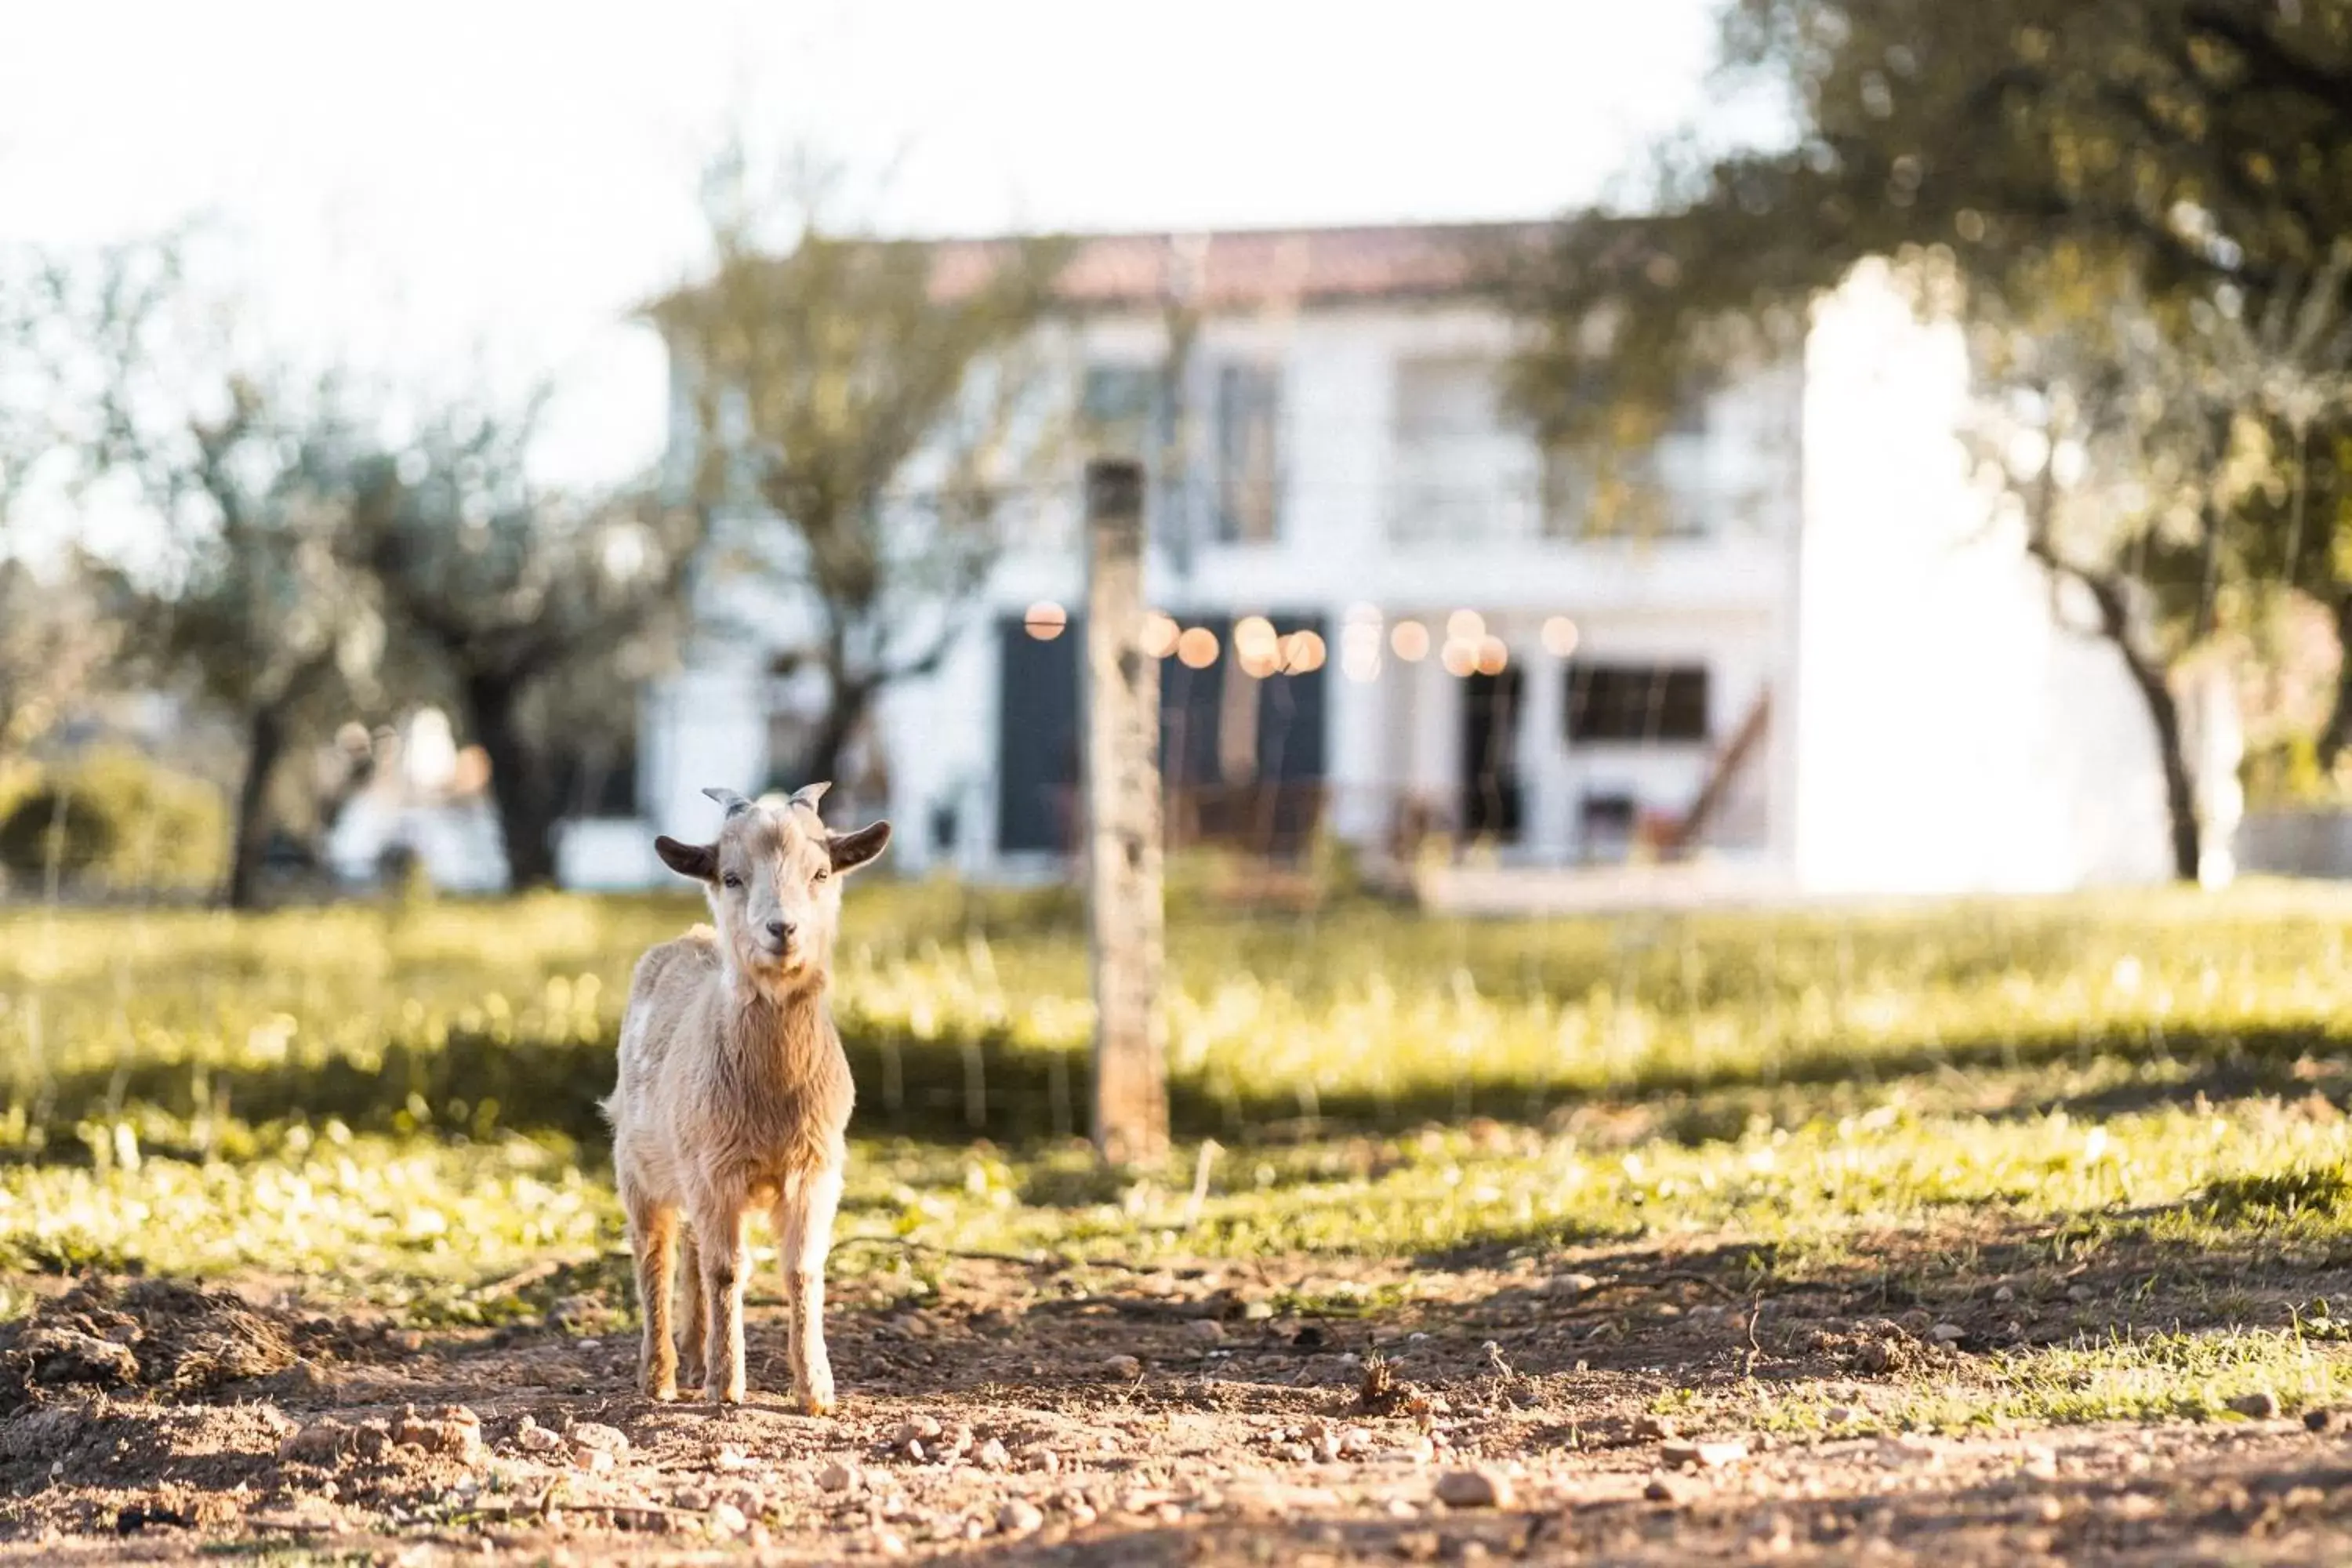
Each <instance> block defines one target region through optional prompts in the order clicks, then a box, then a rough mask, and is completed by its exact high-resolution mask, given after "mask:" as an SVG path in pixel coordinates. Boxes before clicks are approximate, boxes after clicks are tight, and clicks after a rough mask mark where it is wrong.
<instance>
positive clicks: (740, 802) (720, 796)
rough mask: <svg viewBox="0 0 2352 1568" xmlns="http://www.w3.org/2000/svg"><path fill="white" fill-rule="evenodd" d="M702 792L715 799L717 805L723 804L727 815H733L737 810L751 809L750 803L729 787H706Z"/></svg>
mask: <svg viewBox="0 0 2352 1568" xmlns="http://www.w3.org/2000/svg"><path fill="white" fill-rule="evenodd" d="M702 793H703V794H704V795H709V797H710V798H711V799H713V800H715V801H717V802H718V803H719V805H723V806H725V807H726V808H727V815H728V816H734V815H735V814H736V813H737V812H739V811H749V810H751V802H750V801H748V800H745V799H744V798H743V797H742V796H741V795H737V794H736V793H735V792H734V791H733V790H731V789H707V790H704V791H703V792H702Z"/></svg>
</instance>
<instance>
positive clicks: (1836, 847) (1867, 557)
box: [1793, 266, 2166, 893]
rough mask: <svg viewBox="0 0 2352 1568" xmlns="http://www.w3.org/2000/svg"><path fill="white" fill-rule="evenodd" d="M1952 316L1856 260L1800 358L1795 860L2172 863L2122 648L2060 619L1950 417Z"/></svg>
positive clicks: (1888, 880)
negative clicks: (1920, 303)
mask: <svg viewBox="0 0 2352 1568" xmlns="http://www.w3.org/2000/svg"><path fill="white" fill-rule="evenodd" d="M1968 387H1969V367H1968V363H1967V356H1966V352H1965V346H1964V344H1963V342H1962V341H1961V338H1960V335H1959V332H1958V329H1956V328H1953V327H1949V326H1936V327H1931V326H1927V325H1923V324H1921V323H1920V322H1919V321H1917V320H1916V317H1915V316H1914V315H1913V313H1912V311H1911V310H1910V309H1909V307H1908V306H1907V304H1906V302H1905V301H1904V300H1902V299H1901V298H1900V297H1899V296H1898V295H1897V294H1896V293H1895V290H1894V289H1892V288H1891V287H1890V286H1889V284H1888V282H1887V279H1886V275H1885V271H1884V269H1883V268H1879V267H1875V266H1873V267H1865V268H1863V269H1862V270H1861V271H1859V272H1858V273H1857V275H1856V276H1855V277H1854V279H1853V280H1852V281H1851V282H1850V283H1849V284H1848V285H1847V286H1846V287H1845V288H1844V289H1843V290H1841V292H1840V293H1839V294H1838V295H1837V296H1836V297H1835V298H1834V299H1833V300H1831V301H1829V302H1827V303H1826V304H1825V305H1824V306H1823V307H1822V310H1821V311H1820V313H1819V316H1818V318H1817V321H1816V324H1815V327H1814V331H1813V332H1812V336H1811V343H1810V346H1809V350H1808V354H1807V374H1806V385H1805V400H1804V422H1805V480H1804V495H1805V517H1806V521H1805V529H1804V540H1803V545H1802V550H1801V586H1800V590H1799V604H1800V617H1799V622H1798V631H1797V637H1796V659H1797V668H1796V690H1795V699H1796V700H1795V702H1794V704H1793V707H1794V713H1793V719H1794V723H1795V733H1794V745H1795V748H1796V752H1795V756H1794V759H1793V769H1794V774H1795V788H1796V830H1795V831H1796V837H1795V844H1794V852H1795V865H1796V876H1797V880H1798V883H1799V885H1800V887H1801V889H1803V890H1805V891H1807V892H1818V893H1954V892H1973V891H2029V890H2042V889H2063V888H2072V887H2080V886H2086V885H2100V884H2110V883H2128V882H2137V881H2146V880H2153V879H2158V878H2161V877H2162V876H2163V875H2164V872H2165V869H2166V857H2165V851H2164V843H2165V840H2164V835H2163V817H2162V805H2163V797H2162V794H2161V782H2160V776H2159V775H2158V772H2157V767H2156V757H2155V752H2154V748H2153V744H2152V742H2151V740H2150V731H2149V730H2148V728H2147V721H2146V719H2145V716H2144V714H2143V713H2142V712H2141V711H2140V710H2138V709H2137V700H2136V698H2135V697H2134V696H2133V694H2132V693H2131V691H2130V689H2129V687H2128V684H2127V683H2126V680H2125V678H2124V676H2123V674H2122V672H2121V670H2120V668H2118V667H2117V666H2116V663H2115V660H2114V657H2113V654H2112V652H2111V651H2110V650H2108V649H2106V648H2105V647H2101V646H2099V645H2097V644H2095V643H2092V642H2089V641H2087V640H2085V639H2082V638H2080V637H2075V636H2074V635H2072V634H2070V633H2067V632H2064V631H2062V630H2060V629H2058V628H2057V627H2056V626H2054V625H2053V620H2052V617H2051V614H2050V596H2049V593H2048V589H2047V586H2046V584H2045V583H2044V582H2043V581H2042V574H2041V573H2040V572H2039V571H2038V569H2036V568H2035V567H2034V566H2033V565H2032V563H2030V562H2029V561H2027V560H2026V559H2025V557H2024V554H2023V551H2022V546H2021V540H2020V539H2019V538H2018V537H2017V536H2016V535H2015V534H2013V533H2010V534H2003V533H2001V532H2000V531H1997V530H1995V529H1994V528H1993V527H1992V526H1991V525H1990V521H1989V519H1988V516H1987V509H1986V507H1985V506H1984V504H1983V501H1982V500H1981V498H1980V497H1979V496H1978V495H1977V494H1976V493H1975V492H1974V491H1973V490H1972V489H1971V488H1970V486H1969V483H1968V477H1967V461H1966V454H1965V452H1964V451H1963V449H1962V447H1961V446H1960V444H1959V441H1958V436H1957V431H1958V428H1959V422H1960V419H1961V417H1962V416H1963V414H1964V411H1965V400H1966V398H1967V395H1968Z"/></svg>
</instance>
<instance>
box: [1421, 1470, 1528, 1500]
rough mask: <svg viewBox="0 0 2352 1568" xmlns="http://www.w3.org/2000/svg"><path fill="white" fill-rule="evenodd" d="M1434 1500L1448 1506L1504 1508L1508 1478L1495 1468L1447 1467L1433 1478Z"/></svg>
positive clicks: (1509, 1496)
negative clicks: (1447, 1468)
mask: <svg viewBox="0 0 2352 1568" xmlns="http://www.w3.org/2000/svg"><path fill="white" fill-rule="evenodd" d="M1437 1500H1438V1501H1440V1502H1442V1503H1444V1505H1445V1506H1446V1507H1448V1508H1508V1507H1510V1506H1511V1480H1510V1478H1509V1477H1508V1476H1506V1475H1503V1474H1502V1473H1501V1472H1499V1471H1496V1470H1448V1471H1446V1472H1445V1474H1444V1475H1442V1476H1440V1477H1438V1478H1437Z"/></svg>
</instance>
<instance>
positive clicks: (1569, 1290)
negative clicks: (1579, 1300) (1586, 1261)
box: [1544, 1274, 1601, 1296]
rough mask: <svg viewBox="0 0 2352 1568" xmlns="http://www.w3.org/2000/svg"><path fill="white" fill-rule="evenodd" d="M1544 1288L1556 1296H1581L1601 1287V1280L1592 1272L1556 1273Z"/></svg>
mask: <svg viewBox="0 0 2352 1568" xmlns="http://www.w3.org/2000/svg"><path fill="white" fill-rule="evenodd" d="M1544 1289H1546V1290H1548V1291H1549V1292H1550V1293H1551V1294H1553V1295H1555V1296H1581V1295H1584V1294H1585V1293H1586V1292H1588V1291H1591V1290H1598V1289H1601V1281H1600V1280H1598V1279H1594V1278H1593V1277H1592V1276H1591V1275H1590V1274H1555V1275H1553V1276H1552V1278H1551V1279H1550V1281H1549V1283H1548V1284H1547V1285H1545V1287H1544Z"/></svg>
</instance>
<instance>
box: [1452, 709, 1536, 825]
mask: <svg viewBox="0 0 2352 1568" xmlns="http://www.w3.org/2000/svg"><path fill="white" fill-rule="evenodd" d="M1525 682H1526V674H1525V672H1524V671H1522V670H1520V669H1518V668H1505V669H1502V670H1500V671H1498V672H1496V674H1493V675H1486V674H1476V675H1472V676H1469V677H1468V678H1466V679H1465V680H1464V681H1463V683H1462V831H1463V833H1464V835H1465V837H1471V838H1491V839H1494V840H1496V841H1497V842H1499V843H1503V844H1516V843H1517V842H1518V841H1519V833H1520V829H1521V826H1522V825H1523V819H1524V814H1525V806H1526V801H1525V791H1524V789H1523V788H1522V785H1521V783H1520V779H1519V712H1520V709H1521V707H1522V702H1521V698H1522V696H1523V694H1524V691H1525Z"/></svg>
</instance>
